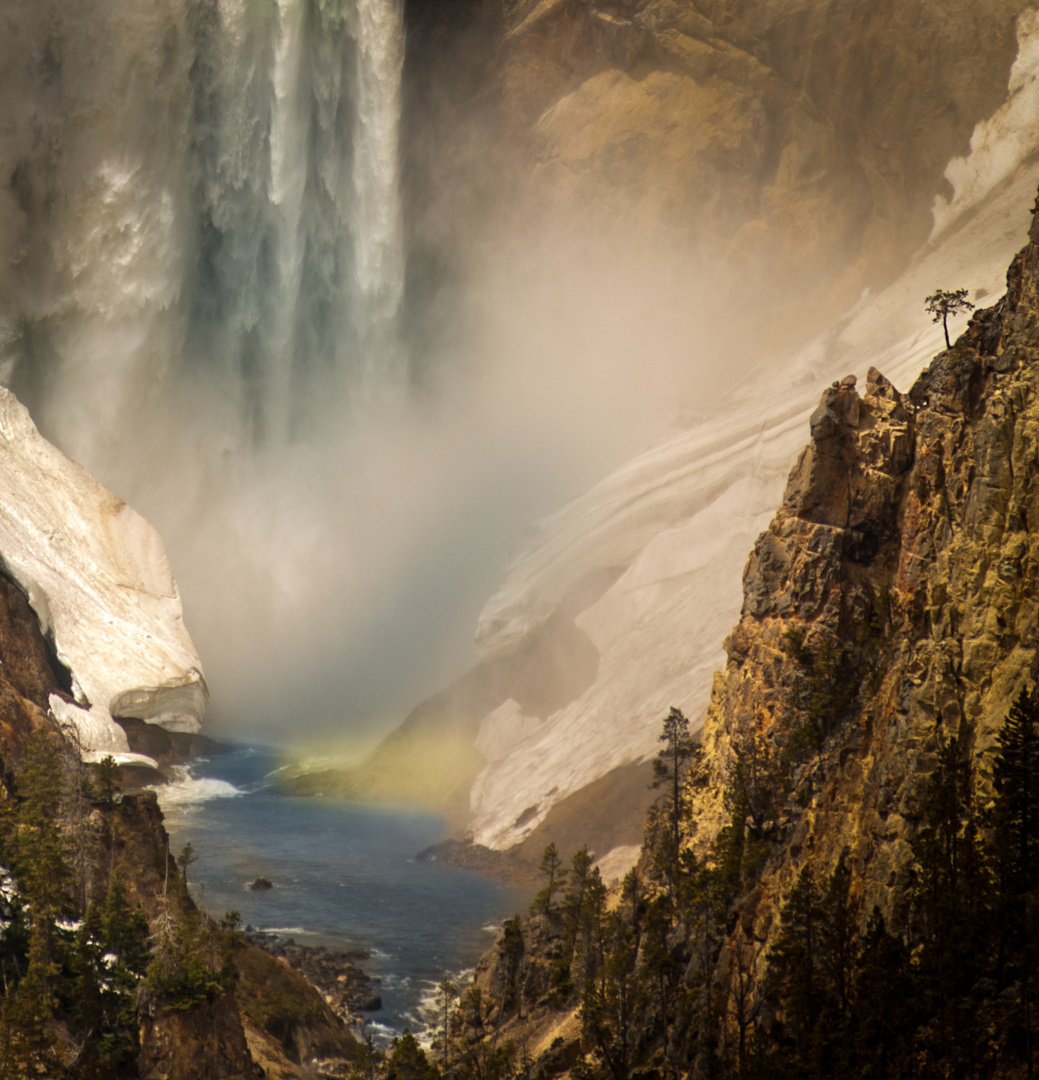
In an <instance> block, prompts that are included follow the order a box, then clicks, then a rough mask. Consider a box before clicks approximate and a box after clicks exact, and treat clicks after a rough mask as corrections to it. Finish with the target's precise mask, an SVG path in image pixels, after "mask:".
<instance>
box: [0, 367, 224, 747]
mask: <svg viewBox="0 0 1039 1080" xmlns="http://www.w3.org/2000/svg"><path fill="white" fill-rule="evenodd" d="M0 557H2V559H3V565H4V567H5V568H6V570H7V572H8V573H9V574H10V575H11V577H13V578H14V579H15V580H16V581H17V582H18V583H19V585H21V586H22V588H23V589H24V590H25V591H26V593H27V594H28V597H29V602H30V604H31V605H32V608H33V610H34V611H35V612H36V615H37V617H38V619H39V621H40V627H41V629H42V630H43V632H44V634H46V635H47V636H48V637H49V638H50V639H51V640H52V641H53V644H54V647H55V651H56V653H57V656H58V659H60V660H61V662H62V663H63V664H65V665H66V667H67V668H68V669H69V671H70V672H71V675H72V688H73V692H74V694H75V697H76V700H77V701H78V702H79V703H80V704H81V705H82V706H84V708H82V709H76V708H75V707H73V706H70V705H68V703H66V702H61V699H59V698H57V697H53V698H52V699H51V705H52V709H54V711H55V715H56V716H57V718H58V719H59V721H60V722H63V723H65V724H70V725H71V726H73V727H74V728H75V729H76V730H77V732H78V734H79V738H80V742H81V744H82V746H83V749H84V750H85V751H87V752H88V754H89V752H90V751H94V750H97V751H103V752H108V753H113V754H114V755H122V756H123V757H125V758H126V760H127V761H130V760H136V758H137V756H136V755H129V747H128V746H127V743H126V736H125V734H124V733H123V730H122V728H120V727H119V726H118V725H117V724H115V723H114V722H113V721H112V716H134V717H139V718H140V719H143V720H147V721H149V722H150V723H155V724H159V725H161V726H162V727H165V728H168V729H170V730H173V731H189V732H194V731H197V730H198V729H199V726H200V723H201V719H202V715H203V712H204V710H205V705H206V700H207V698H208V689H207V686H206V681H205V677H204V675H203V673H202V665H201V662H200V661H199V658H198V655H197V653H196V652H195V648H194V646H193V645H192V643H191V638H190V637H189V635H188V632H187V630H186V628H185V626H184V621H183V615H182V611H181V603H180V596H179V595H178V593H177V586H176V584H175V583H174V580H173V575H172V573H171V571H170V566H169V563H168V561H167V559H166V553H165V550H164V549H163V545H162V541H161V539H160V538H159V535H158V533H157V532H156V531H155V530H154V529H153V528H152V526H151V525H149V524H148V522H147V521H145V520H144V518H142V517H141V516H140V515H139V514H137V513H136V512H135V511H133V510H132V509H131V508H130V507H129V506H127V505H126V503H124V502H123V501H122V500H121V499H119V498H117V497H116V496H115V495H113V494H112V493H111V492H110V491H107V490H106V489H105V488H103V487H102V486H101V485H100V484H99V483H97V481H96V480H94V479H93V477H91V476H90V474H89V473H87V472H86V470H85V469H83V468H81V467H80V466H79V465H77V464H75V462H73V461H70V460H69V459H68V458H67V457H65V455H64V454H62V453H61V452H60V451H59V450H57V449H56V448H55V447H53V446H52V445H51V444H50V443H48V442H47V441H46V440H45V439H44V438H43V437H42V436H41V435H40V434H39V432H38V431H37V430H36V427H35V425H34V424H33V422H32V419H31V418H30V416H29V413H28V411H27V410H26V409H25V408H24V407H23V406H22V405H21V404H20V403H19V401H18V400H17V398H16V397H15V396H14V395H13V394H12V393H10V391H8V390H5V389H2V388H0ZM55 702H57V703H58V704H55ZM127 755H129V756H127ZM147 760H148V759H145V761H147Z"/></svg>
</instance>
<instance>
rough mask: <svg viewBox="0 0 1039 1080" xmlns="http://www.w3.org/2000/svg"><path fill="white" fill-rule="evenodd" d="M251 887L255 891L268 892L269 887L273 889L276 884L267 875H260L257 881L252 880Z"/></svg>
mask: <svg viewBox="0 0 1039 1080" xmlns="http://www.w3.org/2000/svg"><path fill="white" fill-rule="evenodd" d="M249 888H250V889H252V891H253V892H267V891H268V890H269V889H273V888H274V885H273V884H272V883H271V882H270V881H268V880H267V878H265V877H258V878H257V879H256V880H255V881H253V882H251V883H250V885H249Z"/></svg>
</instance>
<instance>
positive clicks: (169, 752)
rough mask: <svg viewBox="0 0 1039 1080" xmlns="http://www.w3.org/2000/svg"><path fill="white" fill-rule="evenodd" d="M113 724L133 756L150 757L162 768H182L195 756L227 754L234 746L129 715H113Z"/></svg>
mask: <svg viewBox="0 0 1039 1080" xmlns="http://www.w3.org/2000/svg"><path fill="white" fill-rule="evenodd" d="M114 719H115V722H116V723H117V724H118V725H119V726H120V727H121V728H122V729H123V730H124V731H125V732H126V741H127V742H128V743H129V744H130V749H131V750H132V751H133V752H134V753H135V754H146V755H147V756H148V757H150V758H154V759H155V760H156V761H157V762H158V763H159V767H160V768H162V769H166V768H169V766H170V765H184V764H186V763H187V762H189V761H194V759H195V758H198V757H212V756H213V755H215V754H228V753H230V752H231V751H232V750H233V749H234V747H232V746H228V745H226V744H225V743H219V742H217V741H216V740H215V739H210V738H209V737H208V736H206V735H199V734H194V735H189V734H188V733H186V732H182V731H166V730H165V728H161V727H159V726H158V725H156V724H149V723H148V722H147V721H145V720H138V719H137V718H136V717H132V716H117V717H115V718H114Z"/></svg>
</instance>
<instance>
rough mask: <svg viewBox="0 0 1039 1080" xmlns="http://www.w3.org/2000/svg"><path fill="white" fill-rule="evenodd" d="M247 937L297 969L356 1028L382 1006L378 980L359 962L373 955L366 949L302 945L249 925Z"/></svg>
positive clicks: (246, 931)
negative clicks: (366, 1015)
mask: <svg viewBox="0 0 1039 1080" xmlns="http://www.w3.org/2000/svg"><path fill="white" fill-rule="evenodd" d="M245 936H246V940H247V941H248V942H249V944H250V945H255V946H257V948H260V949H263V951H264V952H266V953H267V954H268V955H270V956H273V957H274V958H275V959H277V960H281V961H283V962H284V963H286V964H287V965H288V966H289V967H291V968H293V969H294V970H295V971H298V972H299V973H300V974H301V975H302V976H303V977H304V978H305V979H306V980H307V982H309V983H310V984H311V986H313V987H315V988H316V989H317V990H318V991H319V992H320V994H321V996H322V997H323V998H324V999H325V1001H326V1002H328V1004H329V1006H330V1007H331V1009H332V1011H333V1012H334V1013H335V1014H336V1016H338V1017H339V1018H340V1020H342V1021H343V1022H344V1023H346V1024H347V1025H349V1026H350V1027H351V1028H353V1029H354V1030H355V1031H359V1030H360V1029H362V1028H363V1027H364V1025H365V1023H366V1022H367V1021H366V1018H365V1016H364V1015H363V1014H365V1013H371V1012H375V1011H376V1010H378V1009H381V1008H382V998H381V997H380V996H379V991H378V987H379V982H378V979H375V978H373V977H372V976H371V975H369V974H368V973H367V972H366V971H364V969H363V968H361V967H360V966H359V965H360V964H361V963H363V962H364V961H365V960H368V959H370V958H371V954H370V953H367V952H365V951H363V950H344V949H329V948H326V947H324V946H323V945H300V944H298V943H297V942H296V941H295V940H294V939H293V938H291V937H290V938H284V937H283V936H282V935H280V934H272V933H269V932H267V931H263V930H256V929H255V928H253V927H251V926H248V927H246V930H245Z"/></svg>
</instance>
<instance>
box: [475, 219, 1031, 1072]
mask: <svg viewBox="0 0 1039 1080" xmlns="http://www.w3.org/2000/svg"><path fill="white" fill-rule="evenodd" d="M1034 213H1035V214H1036V215H1039V199H1037V201H1036V209H1035V211H1034ZM810 434H811V439H810V442H809V445H808V446H807V447H806V448H805V449H804V450H803V451H802V453H801V454H800V456H799V458H798V460H797V462H796V464H795V466H794V468H793V469H792V471H791V472H790V475H789V478H788V480H787V485H786V489H785V493H784V495H783V500H782V503H781V505H780V508H779V510H778V512H777V513H776V514H775V516H774V517H773V518H772V520H771V522H770V523H769V525H768V528H767V529H766V530H765V531H764V532H763V533H762V534H761V536H760V537H759V538H758V539H757V542H756V543H755V544H754V547H753V550H752V552H751V556H750V559H749V561H748V562H747V565H746V569H745V571H744V575H743V605H742V612H741V616H740V619H739V622H738V623H737V625H736V627H735V629H734V630H733V631H732V633H731V634H730V635H729V637H728V638H727V639H726V642H725V648H726V653H727V663H726V666H725V670H724V671H723V672H721V673H719V674H718V675H717V676H716V679H715V684H714V688H713V692H712V696H711V703H710V707H709V709H708V711H707V718H706V721H705V724H704V728H703V738H702V753H701V754H700V755H699V756H698V757H697V758H696V759H695V760H694V763H693V766H692V768H691V770H690V772H689V774H688V777H687V780H686V784H685V789H684V795H683V796H682V797H681V798H680V800H679V805H678V808H677V810H675V813H676V814H677V820H678V821H680V822H681V826H680V828H681V832H682V840H681V846H682V848H684V849H685V850H686V851H687V852H688V854H689V855H690V856H691V858H688V859H687V860H685V861H683V860H682V859H680V858H678V857H676V855H675V854H673V853H672V854H669V852H670V851H671V849H670V848H669V846H668V844H667V842H666V836H667V835H668V832H667V830H669V829H670V824H668V826H667V829H662V823H663V822H670V820H671V818H670V815H671V813H672V806H671V804H669V803H668V802H666V800H665V802H664V804H663V807H662V808H661V809H660V810H659V812H658V814H657V815H656V816H655V817H651V818H650V821H649V823H648V825H647V833H646V844H645V847H644V848H643V849H642V852H641V857H640V860H639V863H638V869H637V874H633V875H631V876H630V877H629V878H628V879H627V880H626V881H625V883H624V887H623V890H616V891H615V893H614V896H613V900H612V901H611V902H610V903H609V904H607V902H606V900H605V892H603V893H602V894H601V896H600V899H599V901H598V903H599V908H598V912H599V913H598V915H596V914H595V913H594V910H595V902H594V901H591V900H589V899H588V897H590V896H592V895H593V892H594V889H593V888H592V886H588V887H587V891H585V892H582V889H581V886H580V884H579V885H578V886H575V885H574V881H578V882H579V883H580V882H581V881H583V882H584V884H585V885H586V886H587V881H588V879H587V878H583V879H582V878H579V877H578V875H579V874H580V873H587V866H584V868H583V870H582V869H581V866H580V864H579V861H578V860H577V859H575V861H574V869H573V870H572V871H571V874H572V875H573V876H572V878H571V881H570V883H569V884H567V886H566V895H565V899H564V900H563V902H562V903H558V902H553V899H552V896H551V895H549V897H548V899H547V900H545V901H544V902H543V903H542V904H540V906H539V907H538V909H537V911H532V914H531V916H530V917H529V918H527V919H524V920H520V919H517V920H516V921H515V922H514V923H511V924H510V925H509V926H508V927H507V928H506V932H505V933H503V934H501V935H499V939H498V942H497V944H496V946H495V949H494V950H493V951H492V953H491V954H489V956H488V957H487V958H486V960H485V962H484V964H483V965H482V966H481V969H480V970H479V972H478V974H477V980H476V985H477V987H478V988H479V989H480V990H481V992H482V993H484V994H486V995H487V997H486V999H485V1007H486V1012H485V1014H481V1015H485V1016H486V1019H484V1020H483V1022H484V1023H488V1024H490V1025H492V1026H495V1030H496V1038H498V1039H505V1040H507V1039H516V1040H519V1041H521V1042H523V1043H524V1044H525V1045H526V1046H527V1048H528V1052H529V1053H530V1054H531V1056H532V1057H533V1058H534V1059H535V1066H534V1068H535V1072H539V1071H540V1073H541V1074H543V1075H561V1074H567V1075H602V1076H606V1075H618V1074H617V1072H616V1071H615V1070H616V1069H617V1068H618V1067H619V1066H618V1063H620V1067H622V1068H623V1069H624V1070H626V1071H627V1074H628V1075H643V1072H642V1070H645V1072H644V1075H646V1076H649V1075H661V1074H662V1073H664V1072H671V1071H672V1070H674V1074H676V1075H695V1076H706V1075H728V1074H730V1072H731V1074H732V1075H737V1076H746V1077H752V1076H753V1077H758V1076H761V1077H765V1076H768V1077H773V1076H787V1075H790V1076H794V1075H796V1076H809V1077H823V1076H827V1077H829V1076H847V1075H856V1076H857V1075H863V1076H865V1075H882V1076H890V1075H913V1076H935V1075H963V1076H972V1077H980V1076H991V1077H1016V1076H1024V1075H1026V1074H1027V1072H1028V1071H1030V1068H1031V1064H1030V1063H1031V1053H1032V1052H1031V1050H1030V1048H1029V1044H1028V1039H1029V1032H1030V1031H1031V1024H1032V1022H1031V1020H1030V1019H1029V1014H1028V1009H1029V989H1028V980H1029V978H1030V975H1029V968H1030V964H1031V961H1030V959H1029V957H1030V955H1031V954H1029V953H1028V951H1027V950H1028V949H1029V948H1030V945H1029V944H1028V942H1029V940H1030V938H1029V934H1030V933H1031V931H1030V930H1028V929H1023V928H1022V927H1023V926H1024V924H1023V923H1020V922H1019V921H1015V920H1019V916H1020V912H1018V911H1015V909H1014V907H1013V904H1012V903H1009V902H1008V898H1009V897H1010V896H1011V895H1012V894H1013V889H1012V888H1011V887H1010V885H1008V881H1009V880H1010V878H1009V877H1008V874H1009V873H1010V872H1009V871H1008V866H1009V863H1008V862H1007V856H1006V854H1005V851H1004V854H1003V855H998V854H996V853H997V852H998V851H999V850H1000V849H999V846H998V845H999V841H998V839H996V838H997V837H998V836H999V835H1000V830H1002V829H1003V828H1004V825H1003V824H1002V822H1004V820H1005V819H1004V818H1003V817H1002V816H1001V815H1002V814H1003V812H1004V811H1003V810H1002V809H1000V807H1001V806H1005V801H1004V802H1003V803H1000V801H999V800H1001V799H1002V800H1005V799H1006V798H1007V797H1012V798H1014V799H1017V800H1020V799H1022V798H1025V797H1027V784H1028V781H1027V779H1025V780H1021V779H1020V778H1019V779H1018V780H1017V781H1016V782H1015V783H1014V784H1013V785H1011V786H1010V787H1008V784H1007V772H1006V768H1007V764H1006V763H1007V761H1008V760H1009V759H1010V755H1011V753H1012V751H1011V750H1009V749H1008V747H1009V746H1010V742H1009V738H1008V736H1007V734H1006V728H1004V723H1005V721H1006V720H1007V717H1008V715H1009V714H1010V713H1011V706H1012V705H1014V703H1015V702H1017V706H1016V707H1017V708H1018V709H1022V708H1023V709H1025V710H1027V709H1028V708H1030V706H1029V705H1028V704H1027V701H1028V700H1029V699H1028V698H1027V697H1022V692H1023V691H1032V690H1034V688H1035V687H1036V685H1037V680H1039V590H1037V588H1036V579H1037V573H1039V548H1037V543H1039V541H1037V514H1039V216H1036V217H1034V219H1033V223H1032V226H1031V229H1030V231H1029V234H1028V243H1027V245H1026V246H1025V247H1024V249H1023V250H1022V251H1021V252H1020V253H1019V254H1018V255H1017V256H1016V258H1015V259H1014V260H1013V263H1012V265H1011V267H1010V270H1009V272H1008V275H1007V291H1006V295H1005V296H1004V297H1003V298H1002V299H1001V300H999V301H998V302H997V303H996V304H995V305H994V306H992V307H989V308H987V309H984V310H980V311H978V312H977V313H976V314H975V315H974V316H973V318H972V319H971V321H970V325H969V326H968V327H967V329H966V331H965V333H963V335H962V336H961V337H960V338H959V339H958V340H957V341H956V342H955V344H954V345H953V346H952V347H951V348H949V349H946V350H944V351H942V352H940V353H939V354H938V355H937V356H936V357H935V359H934V360H933V362H932V363H931V364H930V365H929V366H928V367H927V368H926V369H925V370H924V371H923V372H922V373H921V374H920V375H919V377H918V378H917V379H916V380H915V381H914V383H913V384H912V387H911V389H910V390H909V391H908V392H907V393H901V392H899V391H898V390H897V389H896V388H895V387H894V386H893V385H892V383H891V382H890V381H889V380H888V379H887V378H885V377H884V375H883V374H881V373H880V372H879V371H878V370H877V369H876V368H870V370H869V372H868V374H867V377H866V380H865V385H864V387H860V386H859V385H858V382H857V380H856V378H855V377H854V376H846V377H845V378H843V379H840V380H838V381H836V382H834V383H833V384H832V385H831V386H830V387H829V388H828V389H826V390H825V391H824V392H823V395H822V399H821V401H819V403H818V405H817V407H816V409H815V410H814V411H813V413H812V415H811V418H810ZM1032 700H1033V701H1034V698H1033V699H1032ZM1022 701H1024V702H1025V703H1026V704H1025V705H1023V706H1022V705H1021V702H1022ZM953 777H955V779H953ZM1001 777H1002V780H1001V779H1000V778H1001ZM954 789H955V790H954ZM1008 792H1010V795H1009V796H1008ZM1015 835H1017V834H1015ZM662 837H664V838H665V839H662ZM1016 850H1017V849H1016V848H1014V851H1015V852H1016ZM943 860H945V861H943ZM972 860H977V861H972ZM948 867H951V870H949V871H948V872H946V868H948ZM943 875H944V876H943ZM957 875H958V876H957ZM1015 880H1016V879H1015ZM593 885H594V882H593ZM935 890H937V891H935ZM560 891H562V890H560ZM936 898H937V903H938V904H939V905H941V904H945V905H947V906H946V907H944V908H943V909H942V912H941V913H938V912H937V910H936V908H935V907H934V904H935V902H936ZM961 899H963V900H964V901H965V902H966V903H969V904H974V905H975V907H974V908H973V909H972V911H971V913H970V914H966V913H965V912H966V908H963V909H957V907H956V905H957V904H959V903H960V902H961ZM554 903H556V905H557V906H555V907H553V904H554ZM954 910H957V912H958V914H957V915H956V916H955V918H956V919H958V920H959V921H953V920H951V919H949V918H948V915H949V913H950V912H952V911H954ZM1021 910H1022V911H1023V909H1021ZM585 911H587V912H590V913H591V914H589V915H588V916H587V918H588V920H589V921H588V922H587V924H586V923H583V922H582V921H581V920H582V919H583V918H585V916H584V915H583V914H581V912H585ZM607 912H608V914H606V913H607ZM575 913H577V914H575ZM997 913H998V914H997ZM597 919H598V920H599V921H598V922H597V921H596V920H597ZM813 919H814V920H817V922H815V923H814V924H813V922H812V920H813ZM1001 920H1003V921H1005V924H1006V925H1005V926H1004V927H1002V928H1001V926H1000V925H999V924H1000V922H1001ZM585 925H588V926H591V927H598V928H599V930H601V931H602V935H603V936H602V938H596V937H595V932H597V931H593V932H592V933H591V936H589V937H588V938H586V939H585V944H584V945H581V944H577V945H575V944H574V942H576V941H579V937H580V933H583V932H584V931H583V930H574V929H573V928H574V927H583V926H585ZM1011 926H1012V927H1013V929H1010V930H1008V929H1007V928H1006V927H1011ZM661 927H662V928H663V930H661ZM568 934H572V935H573V936H571V937H568V936H567V935H568ZM661 934H662V936H660V935H661ZM972 935H973V936H972ZM986 935H987V936H986ZM1001 935H1002V936H1001ZM1008 935H1009V936H1008ZM838 939H840V940H841V942H842V944H841V945H840V946H839V947H838V946H836V945H835V942H837V940H838ZM568 942H569V944H568ZM805 942H808V944H807V946H806V949H803V950H802V951H798V950H799V949H801V946H802V945H803V944H804V943H805ZM813 948H814V949H815V950H816V951H815V952H814V954H813V952H812V950H813ZM835 948H836V949H838V951H840V950H843V951H842V956H843V959H840V960H838V959H837V958H836V957H837V953H836V952H835V951H833V950H834V949H835ZM872 950H876V951H872ZM954 955H955V956H958V957H959V960H958V961H956V963H955V964H954V966H953V967H950V966H949V958H950V957H952V956H954ZM560 958H562V959H560ZM939 958H940V959H939ZM813 962H814V964H815V968H814V974H813V970H812V964H813ZM805 963H807V965H808V966H807V968H806V967H804V966H799V965H804V964H805ZM871 963H878V964H879V965H880V967H879V968H877V969H875V970H873V971H872V973H871V974H867V972H868V971H869V968H870V964H871ZM943 965H944V966H943ZM838 969H839V970H841V971H842V972H843V974H842V975H840V976H839V979H844V980H845V982H844V983H843V989H840V990H838V989H834V988H835V987H836V983H833V982H831V981H829V980H831V977H834V973H835V972H836V971H837V970H838ZM870 979H873V980H874V981H873V982H872V983H871V982H870ZM798 980H801V981H800V982H799V981H798ZM805 980H807V981H805ZM853 984H854V986H853ZM560 987H562V988H563V989H559V988H560ZM806 988H807V990H806ZM831 991H832V992H833V993H834V994H835V995H836V996H835V997H834V998H832V999H831V998H829V997H828V995H829V994H830V993H831ZM801 992H806V993H807V994H808V996H807V997H806V998H804V999H802V1004H807V1010H808V1011H807V1012H804V1011H802V1012H799V1011H798V1010H799V1008H800V1006H799V1004H798V999H797V994H798V993H801ZM871 993H873V994H877V995H879V997H874V998H873V999H871V997H870V994H871ZM899 995H902V996H899ZM838 998H840V999H841V1001H842V1003H839V1004H834V1007H833V1010H832V1011H828V1010H829V1009H830V1002H837V1000H838ZM881 1001H882V1002H883V1004H880V1002H881ZM578 1004H580V1012H578V1011H577V1005H578ZM842 1009H843V1010H845V1011H844V1012H843V1013H842ZM463 1011H464V1010H463ZM881 1014H883V1019H882V1020H881V1019H879V1018H880V1015H881ZM841 1017H843V1018H841ZM864 1017H865V1019H863V1018H864ZM878 1021H879V1026H874V1027H872V1028H871V1027H870V1026H869V1025H870V1024H874V1025H876V1024H877V1023H878ZM467 1023H469V1021H468V1020H464V1019H463V1020H461V1021H460V1027H461V1028H462V1029H463V1030H465V1031H468V1029H466V1028H465V1026H464V1025H465V1024H467ZM830 1028H832V1030H830ZM827 1040H829V1041H827ZM820 1048H825V1052H822V1053H821V1052H820ZM589 1068H590V1069H591V1072H590V1073H589V1072H587V1070H588V1069H589ZM719 1070H722V1071H721V1072H719ZM900 1070H901V1071H900Z"/></svg>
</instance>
